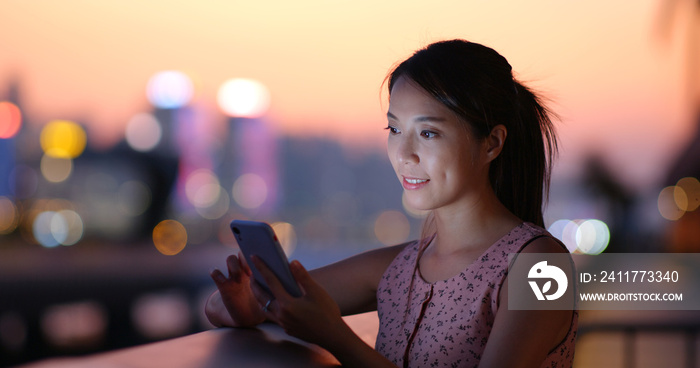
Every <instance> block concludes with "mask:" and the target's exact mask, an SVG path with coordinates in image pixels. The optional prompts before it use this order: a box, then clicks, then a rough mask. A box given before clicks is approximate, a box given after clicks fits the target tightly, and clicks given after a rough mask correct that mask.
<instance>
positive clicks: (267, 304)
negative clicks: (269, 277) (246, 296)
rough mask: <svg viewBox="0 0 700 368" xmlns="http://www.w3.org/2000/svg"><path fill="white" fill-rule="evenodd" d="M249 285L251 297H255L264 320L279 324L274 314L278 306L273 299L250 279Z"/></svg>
mask: <svg viewBox="0 0 700 368" xmlns="http://www.w3.org/2000/svg"><path fill="white" fill-rule="evenodd" d="M250 284H251V289H252V290H253V296H255V299H256V300H257V302H258V306H259V307H260V310H262V312H263V314H264V315H265V318H266V319H268V320H270V321H273V322H275V323H277V324H279V319H278V318H277V315H276V314H275V312H276V311H277V306H278V305H277V303H276V301H275V297H274V296H272V295H270V294H269V293H268V292H267V291H265V289H263V288H262V287H261V286H260V284H259V283H258V282H257V281H255V280H252V279H251V283H250Z"/></svg>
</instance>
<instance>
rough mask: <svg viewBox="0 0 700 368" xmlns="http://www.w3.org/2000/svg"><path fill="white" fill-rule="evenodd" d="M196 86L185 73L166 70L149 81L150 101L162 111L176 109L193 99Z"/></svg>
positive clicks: (147, 88) (148, 92) (147, 90)
mask: <svg viewBox="0 0 700 368" xmlns="http://www.w3.org/2000/svg"><path fill="white" fill-rule="evenodd" d="M193 92H194V86H193V84H192V80H191V79H190V77H188V76H187V75H186V74H185V73H183V72H180V71H177V70H166V71H162V72H159V73H156V74H155V75H153V76H152V77H151V78H150V79H149V80H148V85H147V86H146V96H147V97H148V101H150V102H151V104H152V105H153V106H155V107H158V108H161V109H176V108H180V107H183V106H185V105H187V104H188V103H189V102H190V100H191V99H192V94H193Z"/></svg>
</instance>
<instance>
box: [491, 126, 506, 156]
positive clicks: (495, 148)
mask: <svg viewBox="0 0 700 368" xmlns="http://www.w3.org/2000/svg"><path fill="white" fill-rule="evenodd" d="M507 136H508V130H507V129H506V127H505V126H504V125H503V124H498V125H496V126H495V127H493V129H491V133H489V135H488V137H486V142H485V148H486V151H485V154H486V160H487V161H488V162H491V161H493V160H495V159H496V157H498V155H500V154H501V151H502V150H503V144H505V143H506V137H507Z"/></svg>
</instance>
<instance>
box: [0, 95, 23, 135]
mask: <svg viewBox="0 0 700 368" xmlns="http://www.w3.org/2000/svg"><path fill="white" fill-rule="evenodd" d="M21 127H22V112H21V111H20V110H19V107H17V105H15V104H13V103H12V102H7V101H0V139H7V138H12V137H14V136H15V135H16V134H17V132H19V129H20V128H21Z"/></svg>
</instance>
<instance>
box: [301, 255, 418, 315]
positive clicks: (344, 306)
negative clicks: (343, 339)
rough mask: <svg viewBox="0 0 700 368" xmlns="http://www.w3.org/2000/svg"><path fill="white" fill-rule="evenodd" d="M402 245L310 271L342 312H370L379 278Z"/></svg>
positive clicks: (374, 303)
mask: <svg viewBox="0 0 700 368" xmlns="http://www.w3.org/2000/svg"><path fill="white" fill-rule="evenodd" d="M405 246H406V244H401V245H396V246H393V247H387V248H379V249H374V250H371V251H367V252H364V253H361V254H358V255H356V256H353V257H350V258H347V259H344V260H342V261H339V262H336V263H333V264H330V265H328V266H325V267H321V268H317V269H315V270H312V271H310V272H309V273H310V274H311V276H312V277H313V279H314V280H315V281H316V282H317V283H319V285H321V287H323V288H324V289H325V290H326V292H328V294H329V295H330V296H331V297H332V298H333V300H334V301H335V302H336V303H337V304H338V306H339V307H340V311H341V313H342V315H350V314H356V313H363V312H369V311H373V310H376V309H377V287H378V285H379V281H380V280H381V278H382V275H383V274H384V271H385V270H386V269H387V267H389V264H390V263H391V261H393V260H394V258H396V255H397V254H399V252H400V251H401V250H402V249H403V248H404V247H405Z"/></svg>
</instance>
